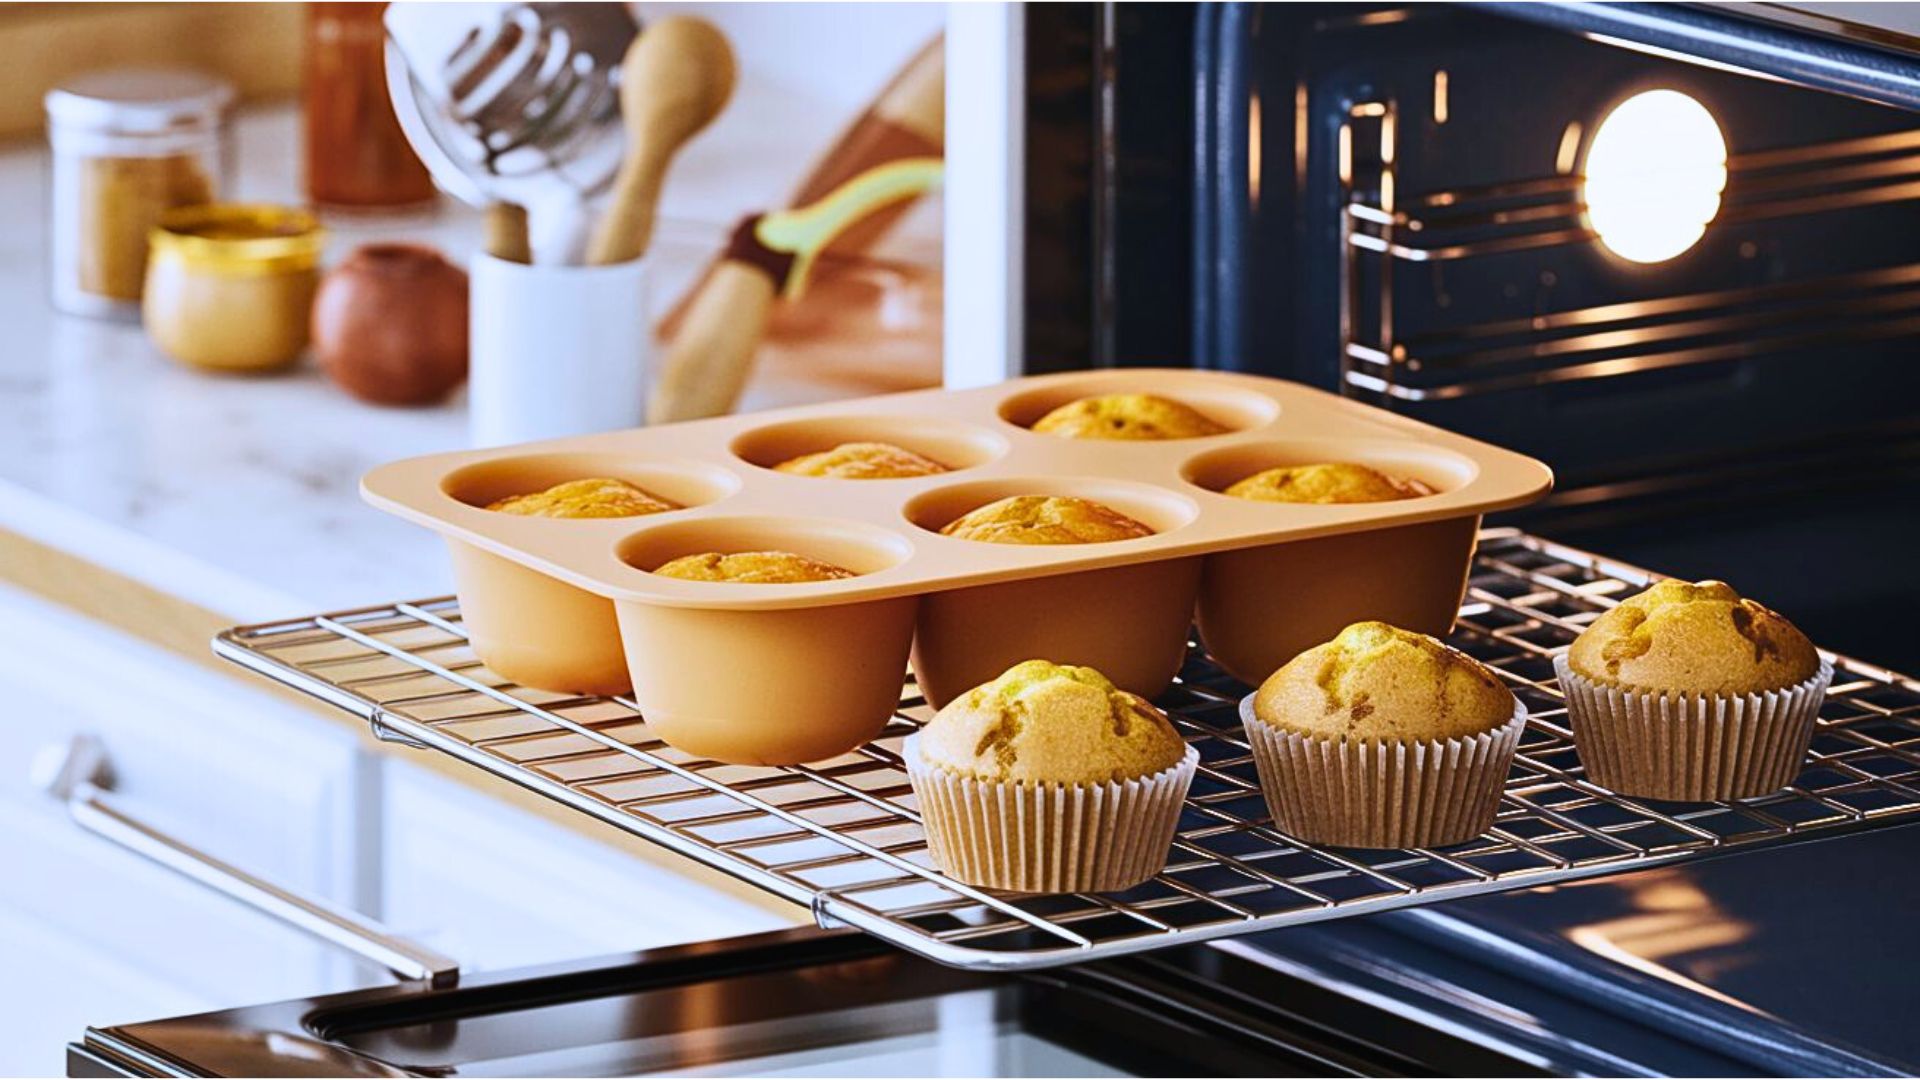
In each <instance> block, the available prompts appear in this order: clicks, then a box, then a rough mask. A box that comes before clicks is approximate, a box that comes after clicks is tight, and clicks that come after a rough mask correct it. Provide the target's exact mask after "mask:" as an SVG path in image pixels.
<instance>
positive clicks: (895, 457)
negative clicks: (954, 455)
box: [773, 442, 947, 480]
mask: <svg viewBox="0 0 1920 1080" xmlns="http://www.w3.org/2000/svg"><path fill="white" fill-rule="evenodd" d="M773 471H774V472H783V473H792V474H794V475H795V476H826V477H832V478H834V479H838V480H892V479H897V478H899V477H904V476H932V475H934V474H935V473H943V472H946V471H947V467H946V466H945V465H942V464H940V463H939V462H937V461H935V460H933V459H932V458H927V457H922V456H920V455H919V454H916V453H914V452H913V451H911V450H908V449H907V448H906V447H904V446H895V445H893V444H892V443H883V442H850V443H841V444H840V445H839V446H836V447H834V448H833V449H831V450H822V451H820V452H819V453H817V454H802V455H800V456H799V457H797V458H792V459H790V460H787V461H783V462H781V463H780V464H778V465H775V466H774V467H773Z"/></svg>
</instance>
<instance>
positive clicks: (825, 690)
mask: <svg viewBox="0 0 1920 1080" xmlns="http://www.w3.org/2000/svg"><path fill="white" fill-rule="evenodd" d="M709 551H717V552H720V553H721V554H724V555H732V554H738V553H740V552H746V551H788V552H792V553H794V554H796V555H805V556H807V557H808V558H812V559H818V560H820V561H821V562H825V563H830V564H832V565H834V566H838V567H840V568H842V569H844V570H850V571H852V572H853V573H855V574H856V575H862V576H864V575H868V574H875V573H879V572H881V571H883V570H888V569H891V568H893V567H895V566H897V565H899V564H900V563H901V562H903V561H905V560H906V559H907V558H908V556H910V555H911V554H912V553H913V546H912V545H911V544H909V543H908V542H907V541H906V538H904V537H902V536H900V535H898V534H897V533H893V532H889V531H887V530H884V529H877V528H874V527H872V526H868V525H863V524H861V523H859V522H857V521H847V520H844V519H841V520H836V519H831V518H827V519H808V518H784V517H714V518H707V519H705V520H698V521H685V522H680V523H677V524H672V525H662V526H660V527H659V528H655V529H649V530H646V531H643V532H640V533H637V534H635V535H633V536H630V537H628V538H627V539H626V540H624V541H622V542H621V543H620V545H619V556H620V559H621V561H623V562H625V563H626V564H627V565H629V566H632V567H634V568H635V569H638V570H642V571H652V570H654V569H656V568H658V567H660V566H661V565H663V564H665V563H667V562H669V561H671V560H673V559H677V558H679V557H681V556H683V555H696V554H701V553H704V552H709ZM850 580H855V579H843V580H841V581H837V582H809V583H805V584H793V585H768V584H754V583H746V582H715V581H689V582H679V584H683V585H686V586H688V587H689V589H690V590H705V591H713V590H726V591H738V590H747V591H755V592H758V591H765V590H773V591H786V590H793V589H804V590H808V591H809V592H815V591H817V590H820V589H823V588H831V587H832V586H834V585H845V584H847V583H848V582H849V581H850ZM916 607H917V603H916V601H915V599H914V598H913V597H911V596H900V597H892V598H889V599H884V600H868V601H864V602H858V603H849V604H810V605H807V606H803V607H796V608H791V609H788V610H782V611H714V610H709V609H705V608H700V607H687V606H667V605H661V604H643V603H631V602H624V601H622V602H616V603H615V604H614V608H615V610H616V612H617V613H618V618H619V623H620V637H621V640H622V641H624V642H625V643H626V649H627V667H628V670H629V671H631V672H632V674H633V684H634V685H633V700H634V703H635V704H637V705H639V706H640V712H641V714H642V715H644V716H645V717H646V718H647V723H648V724H650V725H651V726H652V727H653V729H654V731H656V732H657V733H658V734H659V736H660V737H661V738H662V739H665V740H666V741H667V742H669V743H672V744H673V745H674V746H676V747H679V748H680V749H682V750H685V751H687V752H688V753H693V754H699V755H701V756H703V757H711V758H716V759H718V760H721V761H730V762H736V763H740V764H753V765H794V764H798V763H800V762H804V761H818V760H820V759H822V758H828V757H832V756H833V755H835V754H839V753H843V752H845V751H846V750H848V749H851V748H852V747H855V746H858V745H860V744H861V743H864V742H866V741H867V740H869V739H871V738H873V737H874V735H876V734H878V733H879V731H880V728H881V727H882V726H883V725H884V724H885V723H886V722H887V717H889V716H891V715H892V714H893V710H894V707H895V706H897V705H898V704H899V703H900V672H901V670H902V669H903V668H904V666H905V664H906V662H907V649H908V646H909V645H910V644H911V642H912V639H913V616H914V611H915V609H916Z"/></svg>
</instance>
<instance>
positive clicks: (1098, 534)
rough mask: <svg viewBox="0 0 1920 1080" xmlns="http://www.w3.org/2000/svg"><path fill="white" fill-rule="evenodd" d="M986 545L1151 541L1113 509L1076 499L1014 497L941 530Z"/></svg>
mask: <svg viewBox="0 0 1920 1080" xmlns="http://www.w3.org/2000/svg"><path fill="white" fill-rule="evenodd" d="M940 532H941V534H942V535H944V536H957V537H959V538H960V539H962V540H978V541H980V542H982V543H986V544H1102V543H1106V542H1108V541H1110V540H1134V539H1137V538H1139V537H1142V536H1152V535H1153V530H1152V529H1150V528H1148V527H1146V526H1145V525H1142V524H1141V523H1140V522H1138V521H1135V520H1133V519H1132V518H1130V517H1128V516H1127V515H1125V514H1123V513H1121V512H1120V511H1118V510H1115V509H1113V508H1112V507H1109V506H1105V505H1102V504H1100V503H1097V502H1094V501H1092V500H1091V499H1076V498H1074V497H1073V496H1071V495H1013V496H1009V497H1007V498H1005V499H997V500H995V501H993V502H990V503H988V504H987V505H985V506H982V507H979V508H977V509H974V510H970V511H968V512H967V513H965V514H962V515H961V516H959V517H958V518H955V519H954V520H952V521H950V522H948V523H947V526H946V528H944V529H941V530H940Z"/></svg>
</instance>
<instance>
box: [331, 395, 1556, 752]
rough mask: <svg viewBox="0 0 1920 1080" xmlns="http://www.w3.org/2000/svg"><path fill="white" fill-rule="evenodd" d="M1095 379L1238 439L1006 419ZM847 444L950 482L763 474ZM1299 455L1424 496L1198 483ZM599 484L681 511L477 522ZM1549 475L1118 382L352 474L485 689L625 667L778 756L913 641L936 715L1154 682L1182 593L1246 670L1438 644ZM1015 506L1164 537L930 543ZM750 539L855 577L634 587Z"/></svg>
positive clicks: (1458, 442) (1397, 425)
mask: <svg viewBox="0 0 1920 1080" xmlns="http://www.w3.org/2000/svg"><path fill="white" fill-rule="evenodd" d="M1111 393H1152V394H1158V395H1161V396H1163V397H1168V398H1172V399H1175V400H1178V401H1182V402H1185V403H1187V404H1189V405H1192V406H1193V407H1195V408H1197V409H1199V410H1200V411H1202V412H1204V413H1206V414H1207V415H1208V416H1209V417H1211V418H1213V419H1214V420H1216V421H1218V422H1219V423H1221V424H1223V425H1225V426H1227V427H1229V428H1231V429H1232V430H1230V431H1228V432H1226V433H1223V434H1219V435H1212V436H1202V437H1198V438H1194V439H1180V440H1168V441H1160V442H1112V441H1103V440H1081V439H1065V438H1049V437H1045V436H1039V435H1034V434H1032V433H1030V432H1024V431H1018V430H1015V426H1017V425H1022V424H1030V423H1032V422H1033V421H1034V420H1035V419H1037V418H1039V417H1040V416H1041V415H1044V414H1045V412H1047V411H1048V410H1050V409H1052V408H1054V407H1056V406H1058V405H1061V404H1064V403H1066V402H1069V401H1074V400H1078V399H1080V398H1083V397H1088V396H1092V395H1098V394H1111ZM1010 425H1012V426H1010ZM864 440H877V441H883V442H893V443H897V444H898V445H900V446H903V447H905V448H907V449H909V450H913V451H915V452H918V453H921V454H924V455H926V456H927V457H931V458H933V459H935V460H937V461H940V462H941V463H942V464H945V465H948V466H951V467H954V468H956V469H966V470H967V472H966V474H965V475H964V476H947V475H945V474H941V475H935V476H926V477H919V478H916V479H899V480H894V481H892V482H887V483H858V482H856V483H835V482H831V481H821V480H819V479H817V478H813V477H801V476H787V475H783V474H778V473H775V472H773V471H771V468H770V466H772V465H774V464H778V463H779V462H780V461H784V460H787V459H788V458H791V457H794V456H797V455H800V454H804V453H810V452H815V451H818V450H823V449H827V448H830V447H832V446H834V445H838V444H839V443H841V442H846V441H864ZM1309 460H1327V461H1343V460H1350V461H1360V462H1363V463H1366V464H1371V465H1374V466H1375V467H1377V468H1380V469H1383V470H1384V471H1387V472H1390V473H1392V474H1394V475H1398V476H1410V477H1413V478H1416V479H1419V480H1421V481H1423V482H1425V483H1427V484H1429V485H1431V486H1433V487H1434V488H1436V492H1435V494H1432V495H1428V496H1423V497H1419V498H1411V499H1403V500H1397V501H1393V502H1380V503H1365V504H1352V505H1346V506H1313V507H1301V506H1293V507H1288V506H1282V505H1278V504H1272V503H1256V502H1252V501H1249V500H1244V499H1233V498H1226V497H1222V496H1219V495H1217V494H1214V493H1213V491H1215V490H1217V488H1218V487H1224V486H1225V485H1226V484H1229V483H1232V482H1233V481H1235V480H1239V479H1241V478H1242V477H1243V476H1244V475H1247V474H1250V473H1252V472H1256V471H1258V470H1259V469H1260V468H1265V467H1270V466H1271V465H1275V464H1286V463H1295V462H1304V461H1309ZM1229 474H1237V475H1229ZM596 475H605V476H614V477H619V478H621V479H625V480H628V481H630V482H632V483H634V484H636V485H638V486H640V487H642V488H645V489H646V490H648V491H651V492H653V493H655V494H657V495H661V496H663V497H666V498H669V499H672V500H674V501H676V502H679V503H683V504H685V505H686V509H682V510H675V511H670V512H668V513H666V514H661V515H652V516H648V517H644V518H623V519H601V520H598V521H558V520H548V519H533V518H524V517H518V516H515V515H510V514H496V513H486V512H484V511H480V510H476V509H474V507H475V506H484V505H485V504H486V503H487V502H489V501H492V500H493V499H497V498H500V497H502V496H505V495H515V494H522V493H525V492H528V491H532V490H540V489H543V488H545V487H549V486H551V485H553V484H555V483H558V482H560V481H563V480H570V479H579V478H581V477H585V476H596ZM1551 484H1552V474H1550V473H1549V472H1548V471H1547V469H1546V467H1545V466H1543V465H1541V464H1540V463H1539V462H1537V461H1533V460H1531V459H1529V458H1526V457H1522V456H1520V455H1518V454H1514V453H1510V452H1508V451H1505V450H1500V449H1498V448H1496V447H1492V446H1488V445H1486V444H1484V443H1479V442H1475V441H1474V440H1472V439H1467V438H1464V437H1461V436H1459V435H1455V434H1452V433H1450V432H1446V431H1442V430H1440V429H1438V428H1432V427H1428V426H1426V425H1423V424H1420V423H1417V422H1414V421H1411V420H1408V419H1405V418H1403V417H1399V416H1395V415H1393V414H1391V413H1387V412H1383V411H1381V410H1378V409H1373V408H1370V407H1368V406H1365V405H1361V404H1359V403H1357V402H1353V401H1348V400H1345V399H1343V398H1339V397H1336V396H1334V395H1332V394H1328V393H1324V392H1322V391H1318V390H1314V389H1311V388H1308V387H1304V386H1300V385H1298V384H1295V383H1289V382H1283V381H1281V380H1277V379H1267V378H1260V377H1257V376H1250V375H1238V374H1231V373H1225V372H1207V371H1191V370H1158V371H1155V370H1129V371H1111V372H1094V373H1076V374H1067V375H1044V376H1039V377H1036V378H1030V379H1021V380H1016V381H1015V382H1013V383H1011V384H1006V385H1000V386H988V387H980V388H976V389H969V390H953V391H946V390H927V391H917V392H914V393H908V394H894V395H890V396H887V397H879V398H871V399H867V400H864V401H842V402H834V403H831V404H827V405H817V406H806V407H803V408H798V409H788V410H783V411H779V412H772V413H760V414H754V415H747V416H728V417H717V418H714V419H710V420H698V421H693V422H691V423H685V424H675V425H671V426H669V427H661V428H643V429H637V430H630V431H617V432H608V433H605V434H600V435H588V436H581V437H578V438H569V439H559V440H554V441H551V442H545V443H535V444H530V445H527V446H521V447H515V448H511V449H507V450H499V449H494V450H484V451H469V452H460V453H450V454H438V455H433V456H429V457H421V458H413V459H410V460H407V461H401V462H396V463H394V464H391V465H387V466H384V467H382V468H380V469H376V470H375V471H374V472H372V473H371V474H369V475H368V476H367V477H366V479H365V481H364V482H363V484H362V488H363V492H364V494H365V496H366V498H367V500H368V501H369V502H371V503H372V504H373V505H375V506H377V507H379V508H381V509H384V510H387V511H390V512H392V513H394V514H398V515H399V516H401V517H404V518H407V519H408V520H411V521H414V522H417V523H419V524H422V525H425V526H427V527H428V528H431V529H434V530H435V531H437V532H439V533H440V534H441V535H442V536H443V537H445V538H446V540H447V541H448V543H449V546H450V547H451V548H452V549H453V550H454V552H455V556H454V564H455V568H456V572H457V577H456V584H457V585H458V587H459V591H460V593H461V597H460V599H461V604H462V610H463V612H464V613H465V617H466V622H467V628H468V632H469V634H470V635H471V636H472V637H473V639H474V647H475V650H476V652H478V653H479V655H480V656H481V658H482V659H484V660H486V661H487V662H488V663H489V664H490V665H494V667H495V670H497V671H499V672H500V674H502V675H505V676H506V677H508V678H511V679H514V680H516V681H519V682H522V683H525V684H527V685H531V686H535V687H539V688H541V689H553V690H561V691H567V692H590V693H607V692H610V690H624V689H625V688H626V687H625V685H624V683H625V682H626V680H627V675H628V674H629V670H630V673H631V675H632V677H633V678H632V683H633V685H632V693H633V696H634V700H636V701H637V702H639V703H640V705H641V707H642V709H643V711H645V713H646V714H647V717H648V719H649V721H652V722H654V723H655V724H656V725H657V726H658V730H659V731H660V733H661V735H662V737H664V738H666V739H667V740H668V741H669V742H671V743H673V744H674V745H676V746H678V747H680V748H681V749H684V750H687V751H689V752H693V753H699V754H704V755H707V756H710V757H713V758H716V759H719V760H724V761H734V762H744V763H761V764H771V763H790V762H796V761H808V760H818V759H820V758H824V757H828V756H831V755H833V754H836V753H839V752H842V751H845V750H850V749H852V748H854V747H855V746H857V745H858V744H859V743H860V742H861V741H862V740H863V739H865V738H868V737H870V736H871V734H872V733H873V732H874V731H876V730H878V726H879V725H880V724H881V723H883V722H884V720H885V718H886V716H887V715H888V714H889V712H890V710H891V709H892V708H893V707H894V706H895V705H897V704H898V699H899V691H900V686H899V675H900V672H901V671H902V670H903V669H904V668H905V666H906V664H907V662H908V649H909V643H910V642H911V643H914V644H913V664H914V667H915V669H916V671H917V672H918V673H919V675H920V679H921V688H922V690H924V691H925V692H926V694H927V696H928V697H929V699H930V700H932V701H933V702H934V703H935V704H939V703H940V702H942V701H944V700H946V699H948V698H949V697H951V696H953V695H955V694H958V693H960V692H962V691H964V690H966V689H968V688H969V687H971V686H973V685H975V684H977V683H980V682H984V681H986V680H988V679H990V678H993V677H995V676H997V675H999V674H1000V672H1001V671H1002V670H1004V669H1005V668H1006V667H1007V666H1010V665H1011V664H1012V663H1014V662H1017V661H1020V660H1028V659H1034V658H1041V659H1047V660H1053V661H1056V662H1061V663H1074V664H1087V665H1090V666H1093V667H1097V668H1099V669H1100V670H1102V671H1103V672H1105V673H1106V674H1107V676H1108V677H1109V678H1111V679H1113V680H1114V682H1116V683H1118V684H1119V685H1121V686H1124V687H1126V688H1127V689H1129V690H1132V691H1134V692H1136V693H1140V694H1145V695H1149V696H1151V695H1153V694H1155V693H1158V692H1159V691H1160V690H1162V689H1164V688H1165V687H1166V686H1167V684H1168V681H1169V680H1170V679H1171V678H1172V676H1173V673H1174V671H1175V670H1176V669H1177V667H1178V665H1179V664H1180V662H1181V658H1182V654H1183V652H1184V649H1185V644H1186V640H1187V638H1186V635H1187V631H1188V628H1189V626H1190V622H1191V620H1192V618H1193V616H1194V614H1195V611H1196V607H1197V611H1198V616H1199V620H1200V626H1201V629H1202V632H1203V633H1205V634H1206V635H1207V641H1208V644H1209V645H1210V646H1211V647H1212V648H1213V649H1214V650H1215V652H1216V655H1218V656H1219V657H1220V658H1221V659H1222V660H1223V661H1224V662H1226V664H1227V666H1228V668H1229V670H1231V671H1232V672H1233V673H1234V674H1236V675H1238V676H1240V677H1241V678H1243V679H1246V680H1248V681H1258V680H1260V679H1262V678H1264V677H1265V676H1266V675H1267V674H1268V673H1269V672H1270V671H1272V670H1273V668H1274V667H1277V666H1278V665H1279V664H1280V663H1281V662H1283V661H1285V660H1286V659H1288V658H1290V657H1291V656H1292V654H1293V652H1297V651H1298V649H1299V648H1304V647H1305V646H1306V645H1310V644H1314V643H1316V642H1318V641H1320V640H1324V639H1325V638H1327V637H1331V636H1332V634H1333V632H1334V631H1336V630H1338V629H1339V628H1340V627H1341V626H1344V625H1345V624H1346V623H1348V622H1352V621H1354V620H1356V619H1362V618H1382V619H1388V620H1389V621H1393V622H1397V623H1399V624H1400V625H1403V626H1406V627H1408V628H1410V629H1415V630H1423V631H1427V632H1430V633H1438V632H1442V631H1444V630H1445V629H1446V626H1447V623H1448V621H1449V620H1450V619H1451V617H1452V614H1453V608H1454V605H1455V604H1456V603H1457V602H1458V600H1459V598H1460V591H1461V588H1462V586H1463V583H1464V580H1465V571H1466V563H1467V559H1468V557H1469V556H1470V554H1471V552H1472V550H1473V541H1474V530H1475V528H1476V526H1477V525H1478V523H1479V519H1480V515H1481V514H1483V513H1485V512H1488V511H1492V510H1498V509H1505V508H1507V507H1512V506H1519V505H1522V504H1524V503H1528V502H1531V501H1533V500H1534V499H1536V498H1538V497H1539V496H1540V495H1542V494H1544V493H1545V492H1546V491H1547V489H1548V488H1549V487H1550V486H1551ZM1023 494H1027V495H1069V496H1075V497H1079V498H1083V499H1091V500H1093V501H1095V502H1099V503H1102V504H1104V505H1106V506H1108V507H1110V508H1112V509H1113V510H1116V511H1118V512H1120V513H1122V514H1126V515H1128V516H1129V517H1132V518H1135V519H1137V520H1139V521H1140V522H1142V523H1143V524H1145V525H1147V526H1148V527H1150V528H1152V529H1153V530H1154V533H1153V535H1151V536H1143V537H1138V538H1133V539H1126V540H1118V541H1112V542H1106V543H1087V544H1058V545H1011V544H993V543H982V542H975V541H967V540H961V539H957V538H954V537H946V536H940V535H937V534H938V530H939V529H940V528H941V527H943V526H945V525H946V524H948V523H949V522H951V521H953V520H954V519H955V518H957V517H959V516H960V515H962V514H964V513H966V512H968V511H970V510H973V509H976V508H978V507H981V506H984V505H986V504H988V503H990V502H993V501H995V500H998V499H1001V498H1005V497H1007V496H1011V495H1023ZM756 550H789V551H793V552H796V553H798V554H801V555H806V556H809V557H811V558H815V559H820V560H822V561H825V562H830V563H834V564H836V565H839V566H843V567H845V568H846V569H848V570H851V571H854V572H855V573H856V574H857V575H858V576H856V577H851V578H844V579H838V580H832V581H820V582H806V583H796V584H780V585H762V584H747V583H725V582H705V581H687V580H682V579H678V578H671V577H664V576H661V575H658V574H653V573H649V572H648V571H651V570H653V569H656V568H658V567H659V566H660V565H662V564H663V563H665V562H667V561H668V560H670V559H673V558H677V557H679V556H682V555H689V554H696V553H699V552H704V551H719V552H722V553H737V552H743V551H756ZM1289 650H1291V651H1289Z"/></svg>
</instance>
